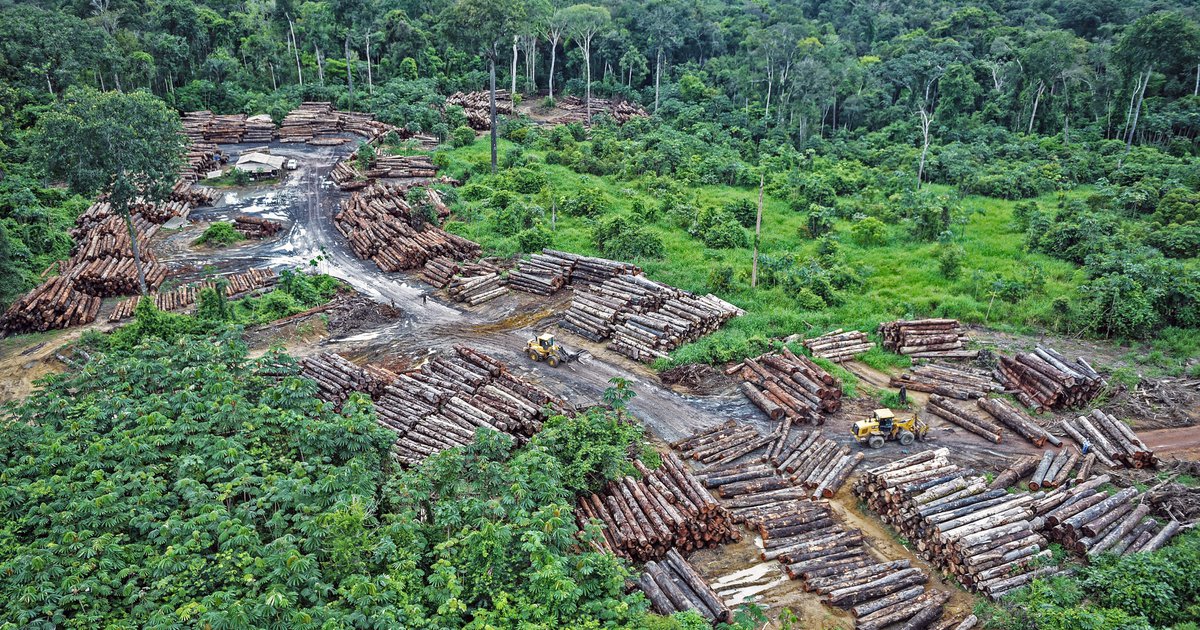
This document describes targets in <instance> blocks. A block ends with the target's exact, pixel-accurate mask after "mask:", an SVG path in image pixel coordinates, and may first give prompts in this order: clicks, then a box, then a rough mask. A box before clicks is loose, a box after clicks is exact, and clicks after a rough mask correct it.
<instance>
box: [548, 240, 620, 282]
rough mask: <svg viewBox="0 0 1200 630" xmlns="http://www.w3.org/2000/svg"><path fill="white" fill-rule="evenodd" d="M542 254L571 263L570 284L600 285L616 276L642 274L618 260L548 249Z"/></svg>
mask: <svg viewBox="0 0 1200 630" xmlns="http://www.w3.org/2000/svg"><path fill="white" fill-rule="evenodd" d="M542 254H544V255H546V256H549V257H552V258H557V259H559V260H562V261H569V262H570V263H571V277H570V279H569V280H570V282H571V284H578V283H581V282H587V283H600V282H604V281H606V280H611V279H613V278H616V277H618V276H636V275H640V274H641V273H642V270H641V268H640V267H638V266H637V265H634V264H632V263H627V262H622V261H619V260H609V259H607V258H596V257H594V256H583V255H581V254H572V253H570V252H564V251H559V250H556V249H549V248H546V249H543V250H542Z"/></svg>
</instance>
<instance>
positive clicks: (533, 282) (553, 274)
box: [508, 254, 575, 295]
mask: <svg viewBox="0 0 1200 630" xmlns="http://www.w3.org/2000/svg"><path fill="white" fill-rule="evenodd" d="M574 268H575V261H573V260H568V259H566V258H560V257H558V256H552V255H550V254H533V255H532V256H530V257H529V258H528V259H526V260H521V261H518V262H517V267H516V269H514V270H512V271H511V272H509V274H508V286H509V288H512V289H516V290H518V291H524V292H526V293H536V294H537V295H553V294H554V293H556V292H557V291H558V290H559V289H561V288H563V287H564V286H566V285H567V282H568V281H570V278H571V271H572V270H573V269H574Z"/></svg>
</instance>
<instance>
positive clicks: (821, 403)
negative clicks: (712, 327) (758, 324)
mask: <svg viewBox="0 0 1200 630" xmlns="http://www.w3.org/2000/svg"><path fill="white" fill-rule="evenodd" d="M725 373H726V374H727V375H729V376H732V375H734V374H737V375H738V377H739V378H740V379H741V380H742V384H741V385H740V386H739V389H741V390H742V393H743V394H745V395H746V398H749V399H750V402H752V403H754V405H755V406H756V407H758V408H759V409H762V411H763V413H765V414H767V416H768V417H770V418H771V419H772V420H783V421H786V422H790V423H794V424H802V423H812V424H824V423H825V417H824V416H823V415H822V414H824V413H833V412H836V411H837V410H838V409H841V406H842V384H841V383H840V382H839V381H838V380H837V379H836V378H834V377H833V375H832V374H830V373H829V372H826V371H825V370H824V369H823V368H822V367H821V366H819V365H817V364H816V363H814V362H813V361H812V359H809V358H808V357H806V356H803V355H798V354H795V353H793V352H792V351H791V350H790V349H788V348H786V347H785V348H783V350H782V351H781V352H779V353H768V354H764V355H762V356H760V357H757V358H754V359H746V360H745V361H742V362H741V363H737V364H735V365H733V366H730V367H729V368H727V369H726V370H725Z"/></svg>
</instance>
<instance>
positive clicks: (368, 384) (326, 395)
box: [300, 352, 395, 408]
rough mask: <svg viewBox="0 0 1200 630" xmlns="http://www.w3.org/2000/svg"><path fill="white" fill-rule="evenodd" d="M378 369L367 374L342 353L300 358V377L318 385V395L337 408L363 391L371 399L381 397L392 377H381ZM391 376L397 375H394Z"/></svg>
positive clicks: (325, 353)
mask: <svg viewBox="0 0 1200 630" xmlns="http://www.w3.org/2000/svg"><path fill="white" fill-rule="evenodd" d="M381 374H385V372H381V371H379V370H375V371H372V372H368V371H367V370H366V369H364V368H361V367H359V366H357V365H355V364H354V363H352V362H351V361H349V360H347V359H346V358H344V357H342V356H341V355H340V354H336V353H333V352H324V353H321V354H316V355H313V356H309V357H304V358H302V359H300V375H301V376H303V377H305V378H308V379H311V380H313V381H315V382H316V384H317V396H318V397H320V398H321V399H322V400H327V401H329V402H331V403H333V404H334V405H336V406H337V407H338V408H340V407H341V406H342V404H343V403H345V402H346V400H347V399H348V398H350V395H351V394H353V393H355V392H362V393H365V394H368V395H370V396H372V397H374V396H379V395H381V394H382V393H383V392H384V391H385V389H386V387H387V386H388V385H389V384H390V383H391V381H392V380H393V379H391V378H381V377H380V375H381ZM391 376H393V377H394V376H395V375H394V374H393V375H391Z"/></svg>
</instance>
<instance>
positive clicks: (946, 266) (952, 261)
mask: <svg viewBox="0 0 1200 630" xmlns="http://www.w3.org/2000/svg"><path fill="white" fill-rule="evenodd" d="M940 250H941V251H940V252H939V253H938V270H939V271H941V272H942V276H944V277H945V278H946V279H947V280H956V279H958V276H959V275H961V273H962V263H963V258H965V257H966V255H967V250H965V249H963V248H962V246H961V245H943V246H942V247H941V248H940Z"/></svg>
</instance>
